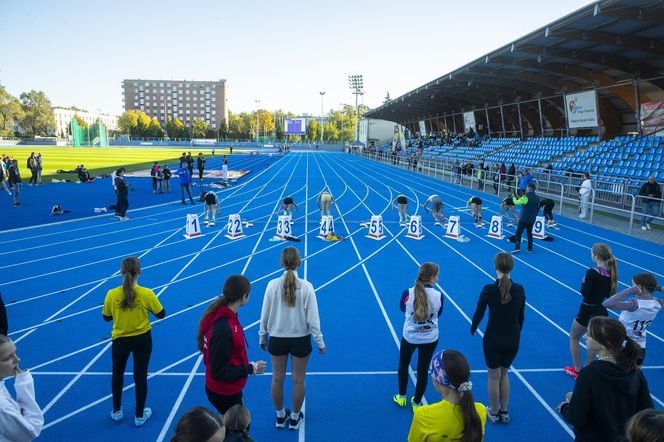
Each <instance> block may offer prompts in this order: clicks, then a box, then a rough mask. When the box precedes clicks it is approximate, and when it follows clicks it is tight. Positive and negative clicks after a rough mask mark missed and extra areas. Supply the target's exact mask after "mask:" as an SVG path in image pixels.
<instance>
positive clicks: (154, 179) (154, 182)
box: [150, 161, 159, 193]
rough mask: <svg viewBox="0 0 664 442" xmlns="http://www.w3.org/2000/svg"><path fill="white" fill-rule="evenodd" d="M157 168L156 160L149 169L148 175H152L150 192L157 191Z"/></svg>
mask: <svg viewBox="0 0 664 442" xmlns="http://www.w3.org/2000/svg"><path fill="white" fill-rule="evenodd" d="M157 169H159V163H157V162H156V161H155V162H154V164H153V165H152V169H150V177H152V193H157Z"/></svg>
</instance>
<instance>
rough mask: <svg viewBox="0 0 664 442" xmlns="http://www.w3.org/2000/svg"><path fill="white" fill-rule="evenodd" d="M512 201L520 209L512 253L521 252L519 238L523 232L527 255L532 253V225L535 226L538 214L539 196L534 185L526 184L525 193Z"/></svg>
mask: <svg viewBox="0 0 664 442" xmlns="http://www.w3.org/2000/svg"><path fill="white" fill-rule="evenodd" d="M512 201H514V204H515V205H517V206H523V207H521V215H520V216H519V224H518V225H517V226H516V233H515V234H514V236H515V241H514V250H513V251H512V253H519V252H520V251H521V236H522V235H523V231H524V230H525V231H526V236H527V237H528V248H527V249H526V250H527V251H528V252H529V253H530V252H532V251H533V225H534V224H535V218H537V213H538V212H539V202H540V199H539V196H537V194H536V193H535V183H528V185H527V186H526V193H525V194H524V195H523V196H521V197H518V198H517V197H513V198H512Z"/></svg>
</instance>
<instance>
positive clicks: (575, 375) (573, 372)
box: [565, 367, 579, 379]
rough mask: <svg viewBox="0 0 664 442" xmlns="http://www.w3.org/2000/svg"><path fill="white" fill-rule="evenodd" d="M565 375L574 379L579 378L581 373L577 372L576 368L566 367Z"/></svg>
mask: <svg viewBox="0 0 664 442" xmlns="http://www.w3.org/2000/svg"><path fill="white" fill-rule="evenodd" d="M565 373H567V374H568V375H570V376H572V377H573V378H574V379H576V378H578V377H579V373H578V372H577V371H576V369H575V368H574V367H565Z"/></svg>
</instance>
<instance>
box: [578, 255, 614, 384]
mask: <svg viewBox="0 0 664 442" xmlns="http://www.w3.org/2000/svg"><path fill="white" fill-rule="evenodd" d="M591 257H592V260H593V262H594V263H595V264H596V267H595V268H593V269H588V270H587V271H586V275H585V276H584V277H583V280H582V282H581V290H580V292H581V296H583V301H582V302H581V306H580V307H579V312H578V313H577V314H576V316H575V318H574V321H572V329H571V330H570V332H569V350H570V353H571V354H572V362H573V363H574V365H573V366H570V367H565V373H567V374H568V375H570V376H572V377H573V378H574V379H576V378H577V376H578V375H579V371H581V346H580V345H579V339H581V336H583V335H584V334H585V333H586V331H587V327H588V321H590V319H591V318H592V317H594V316H608V312H607V310H606V308H605V307H603V306H602V302H603V301H604V300H605V299H606V298H608V297H609V296H611V295H613V294H614V293H615V292H616V288H617V287H618V267H617V266H616V259H615V257H614V256H613V254H612V253H611V248H610V247H609V246H607V245H606V244H601V243H597V244H595V245H594V246H593V247H592V252H591ZM595 354H596V352H594V351H592V350H591V349H590V348H588V351H587V353H586V365H588V364H590V363H591V362H592V361H593V360H594V359H595Z"/></svg>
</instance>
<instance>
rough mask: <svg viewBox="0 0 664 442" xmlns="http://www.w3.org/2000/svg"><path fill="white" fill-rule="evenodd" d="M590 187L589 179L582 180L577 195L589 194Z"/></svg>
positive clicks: (591, 185)
mask: <svg viewBox="0 0 664 442" xmlns="http://www.w3.org/2000/svg"><path fill="white" fill-rule="evenodd" d="M592 188H593V182H592V181H591V180H590V179H587V180H583V183H581V188H580V189H579V195H581V196H584V197H585V196H589V195H590V192H591V191H592Z"/></svg>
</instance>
